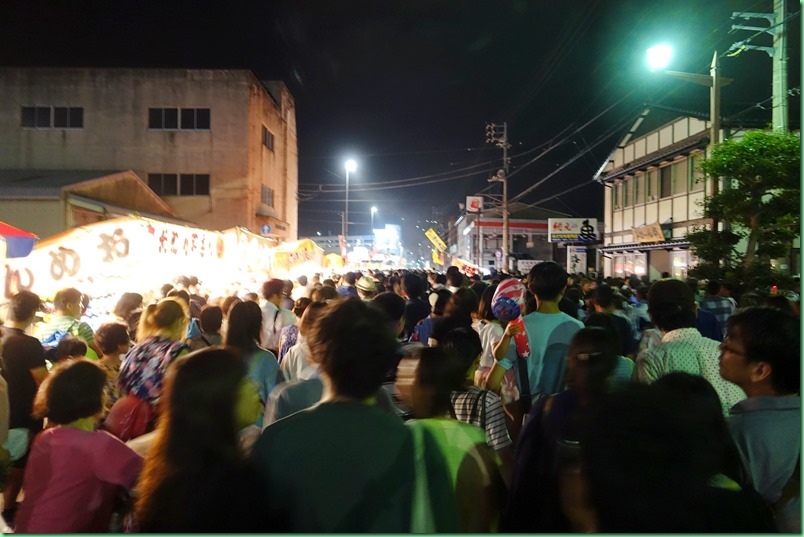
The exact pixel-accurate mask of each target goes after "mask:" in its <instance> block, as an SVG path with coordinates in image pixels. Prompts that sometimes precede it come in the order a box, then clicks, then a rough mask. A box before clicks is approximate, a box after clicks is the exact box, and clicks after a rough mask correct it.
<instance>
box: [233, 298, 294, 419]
mask: <svg viewBox="0 0 804 537" xmlns="http://www.w3.org/2000/svg"><path fill="white" fill-rule="evenodd" d="M261 334H262V310H261V309H260V306H259V305H258V304H257V303H256V302H251V301H250V300H247V301H245V302H240V303H239V304H235V305H234V306H232V311H231V312H229V329H228V330H227V332H226V345H228V346H230V347H233V348H235V349H237V350H238V351H240V353H241V355H242V356H243V363H244V364H245V365H246V368H247V369H248V378H249V379H251V381H252V382H253V383H254V385H255V386H256V387H257V393H258V394H259V396H260V401H261V402H262V404H263V406H264V405H265V402H266V401H267V400H268V394H270V393H271V390H273V389H274V387H275V386H276V385H277V384H279V383H280V382H282V381H283V380H284V377H283V376H282V372H281V371H280V370H279V362H277V360H276V356H274V353H272V352H271V351H269V350H266V349H264V348H262V347H260V335H261ZM255 423H256V425H258V426H261V425H262V413H260V415H259V416H258V419H257V420H255Z"/></svg>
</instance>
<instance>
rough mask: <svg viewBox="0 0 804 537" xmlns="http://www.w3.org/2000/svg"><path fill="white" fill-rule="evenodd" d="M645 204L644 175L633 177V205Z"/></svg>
mask: <svg viewBox="0 0 804 537" xmlns="http://www.w3.org/2000/svg"><path fill="white" fill-rule="evenodd" d="M640 203H645V175H643V174H639V175H637V176H636V177H634V205H638V204H640Z"/></svg>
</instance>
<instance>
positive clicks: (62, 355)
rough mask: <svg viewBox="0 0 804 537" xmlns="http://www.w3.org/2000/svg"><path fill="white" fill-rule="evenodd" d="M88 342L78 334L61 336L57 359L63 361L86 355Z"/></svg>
mask: <svg viewBox="0 0 804 537" xmlns="http://www.w3.org/2000/svg"><path fill="white" fill-rule="evenodd" d="M86 353H87V344H86V342H85V341H84V340H83V339H81V338H80V337H78V336H71V335H67V336H64V337H63V338H61V341H59V343H58V345H56V351H55V361H56V362H61V361H62V360H66V359H68V358H79V357H81V356H86Z"/></svg>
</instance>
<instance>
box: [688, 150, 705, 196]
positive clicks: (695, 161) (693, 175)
mask: <svg viewBox="0 0 804 537" xmlns="http://www.w3.org/2000/svg"><path fill="white" fill-rule="evenodd" d="M689 164H690V166H689V177H690V192H700V191H701V190H703V189H704V186H705V178H704V174H703V172H702V171H701V154H700V153H695V154H693V155H690V158H689Z"/></svg>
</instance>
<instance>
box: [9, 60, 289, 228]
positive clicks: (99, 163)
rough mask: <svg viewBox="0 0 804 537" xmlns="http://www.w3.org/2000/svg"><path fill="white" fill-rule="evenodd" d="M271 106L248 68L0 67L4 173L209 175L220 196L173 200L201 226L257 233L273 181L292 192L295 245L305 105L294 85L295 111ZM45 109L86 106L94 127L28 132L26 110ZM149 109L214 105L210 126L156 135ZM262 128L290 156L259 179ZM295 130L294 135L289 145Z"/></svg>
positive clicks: (213, 192)
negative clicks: (299, 114)
mask: <svg viewBox="0 0 804 537" xmlns="http://www.w3.org/2000/svg"><path fill="white" fill-rule="evenodd" d="M283 88H284V86H283ZM254 99H256V100H257V101H258V102H260V106H258V107H255V106H253V101H254ZM270 100H271V98H270V96H269V95H268V93H267V92H266V91H265V90H264V89H263V88H262V86H261V85H259V83H258V82H256V79H255V78H254V76H253V75H252V74H251V72H250V71H247V70H192V69H80V68H69V69H68V68H58V69H51V68H0V168H8V169H94V170H124V169H131V170H134V171H135V172H136V173H137V174H138V175H139V176H140V177H142V178H143V179H144V180H146V181H147V177H148V174H149V173H195V174H209V175H210V196H171V197H165V198H164V199H165V201H166V202H167V204H168V205H170V207H171V208H172V209H173V210H174V212H175V213H176V215H177V216H179V217H180V218H183V219H186V220H189V221H191V222H194V223H196V224H198V225H199V226H201V227H205V228H208V229H225V228H228V227H232V226H244V227H247V228H249V229H250V230H251V231H255V232H256V231H258V229H257V228H256V225H255V222H256V221H255V216H254V215H255V208H256V204H258V203H259V199H260V188H259V184H260V181H261V180H262V177H266V176H269V177H270V178H271V183H272V184H273V186H271V187H272V188H274V190H275V191H277V192H285V194H284V197H282V198H281V202H282V204H283V208H282V210H281V211H279V212H280V218H282V219H285V220H287V221H289V222H292V225H293V227H294V229H293V238H295V237H296V220H297V217H296V214H297V200H296V192H297V190H298V163H297V159H298V150H297V146H296V125H295V107H294V106H293V104H292V103H293V99H292V97H291V96H290V94H289V92H287V89H286V88H285V89H284V93H283V99H282V100H283V102H286V103H287V105H288V106H287V107H286V109H280V108H278V107H276V106H274V107H273V108H272V107H271V106H270V105H269V104H268V101H270ZM36 105H39V106H80V107H83V108H84V127H83V129H28V128H22V127H21V126H20V119H21V117H20V114H21V107H23V106H36ZM149 108H209V109H210V111H211V112H210V120H211V121H210V123H211V124H210V129H209V130H198V131H186V130H179V131H165V130H150V129H148V109H149ZM255 110H260V117H259V118H257V117H254V111H255ZM258 123H260V125H257V124H258ZM262 123H265V124H266V125H267V126H269V128H271V130H272V131H273V133H274V136H275V139H276V146H278V147H281V148H282V153H278V155H281V156H282V158H281V159H279V158H277V159H273V158H267V162H266V163H265V166H264V168H263V170H261V171H260V172H259V173H258V171H257V170H256V169H255V166H254V165H253V162H254V161H256V160H257V159H256V158H255V155H257V154H258V153H259V151H260V147H261V146H262V144H261V135H260V128H261V124H262ZM255 131H256V135H255ZM286 133H287V134H288V135H289V136H290V135H291V134H292V139H290V140H289V141H288V142H287V143H286V142H285V141H284V140H283V136H284V135H285V134H286ZM267 184H268V183H267ZM269 185H270V184H269ZM291 192H292V195H291ZM255 200H256V202H255Z"/></svg>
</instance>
